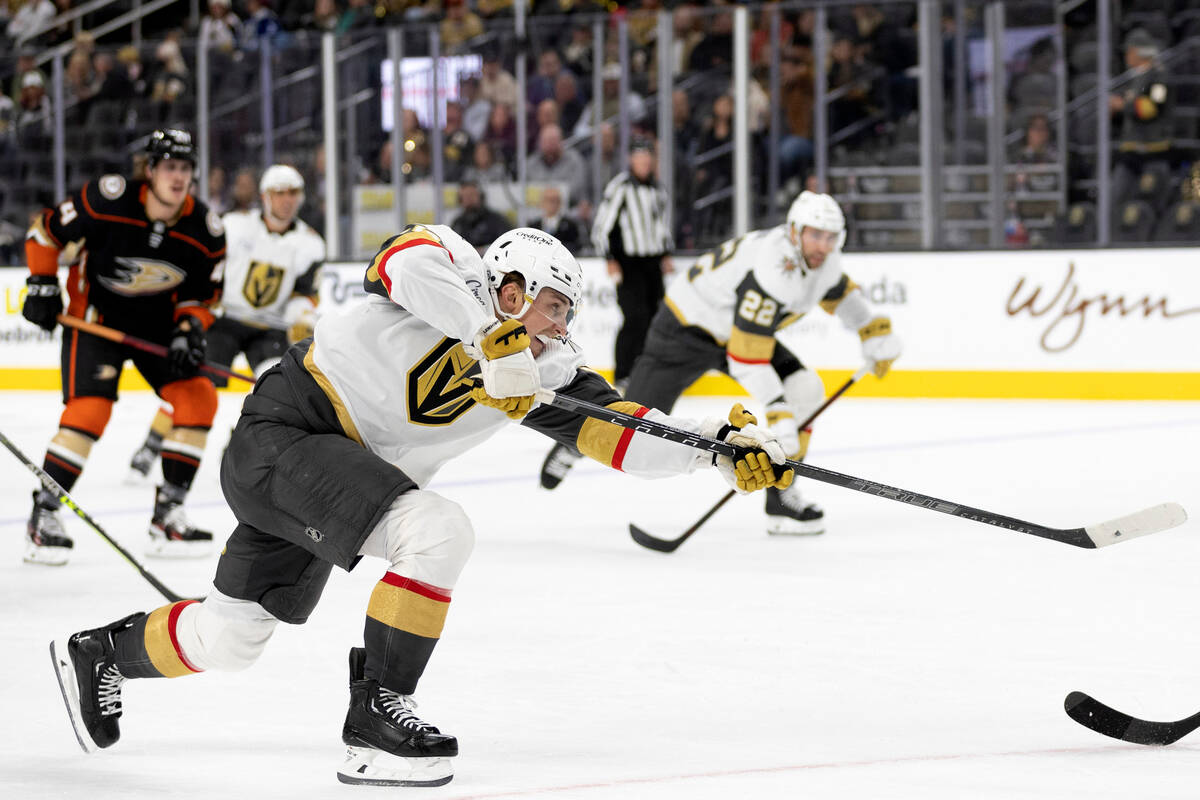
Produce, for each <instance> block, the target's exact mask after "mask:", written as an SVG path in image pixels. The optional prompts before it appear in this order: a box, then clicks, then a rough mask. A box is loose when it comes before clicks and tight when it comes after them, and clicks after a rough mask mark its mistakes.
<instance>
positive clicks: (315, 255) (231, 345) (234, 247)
mask: <svg viewBox="0 0 1200 800" xmlns="http://www.w3.org/2000/svg"><path fill="white" fill-rule="evenodd" d="M258 191H259V197H260V199H261V200H262V210H261V211H260V210H258V209H253V210H250V211H234V212H231V213H229V214H226V215H225V216H224V217H222V220H221V221H222V223H223V224H224V226H225V241H226V242H227V244H228V255H227V256H226V259H225V288H224V292H223V293H222V297H221V309H222V312H221V316H220V317H218V318H217V321H216V322H214V323H213V326H212V327H211V328H209V331H208V352H207V359H208V360H209V361H211V362H213V363H215V364H219V365H220V366H222V367H225V368H226V369H228V368H229V367H230V365H232V364H233V360H234V359H235V358H237V355H238V353H244V354H245V356H246V361H247V362H248V363H249V364H250V368H251V369H252V370H253V371H254V375H255V376H256V377H257V376H259V375H262V374H263V373H264V372H266V371H267V370H268V369H269V368H271V367H272V366H274V365H275V364H276V363H278V362H279V359H280V357H281V356H283V352H284V350H286V349H287V346H288V345H289V344H290V343H292V342H298V341H300V340H301V339H303V338H305V337H307V336H311V335H312V329H313V324H314V322H315V321H316V318H315V311H316V307H317V291H318V289H320V286H321V267H322V265H323V264H324V262H325V242H324V240H323V239H321V236H320V235H319V234H318V233H317V232H316V231H314V230H313V229H312V228H310V227H309V226H308V225H307V224H306V223H305V222H304V220H302V219H300V217H299V216H298V214H299V212H300V208H301V206H303V205H304V178H303V177H301V175H300V173H299V172H297V171H296V169H295V167H290V166H288V165H287V164H276V165H274V166H272V167H269V168H267V170H266V171H265V172H264V173H263V176H262V179H261V180H260V181H259V182H258ZM209 377H210V379H211V380H212V381H213V383H214V384H216V386H217V387H218V388H221V387H224V386H227V385H228V383H229V379H228V378H225V377H223V376H219V375H210V376H209ZM170 430H171V411H170V408H169V407H164V408H161V409H159V411H158V413H157V414H156V415H155V418H154V420H153V421H152V422H151V424H150V431H149V433H148V434H147V435H146V440H145V442H144V443H143V444H142V446H141V448H140V449H139V450H138V451H137V452H136V453H134V455H133V459H132V461H131V462H130V465H129V466H130V469H131V471H132V472H133V473H136V474H137V475H140V476H145V475H148V474H149V472H150V468H151V467H152V466H154V460H155V459H156V458H157V457H158V453H159V450H161V449H162V442H163V437H164V436H165V435H166V434H167V432H168V431H170ZM135 477H136V476H135Z"/></svg>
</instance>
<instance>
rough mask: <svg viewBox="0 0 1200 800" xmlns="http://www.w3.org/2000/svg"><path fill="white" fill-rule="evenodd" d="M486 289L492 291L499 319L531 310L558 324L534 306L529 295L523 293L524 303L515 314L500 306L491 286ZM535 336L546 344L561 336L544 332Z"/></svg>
mask: <svg viewBox="0 0 1200 800" xmlns="http://www.w3.org/2000/svg"><path fill="white" fill-rule="evenodd" d="M488 291H490V292H491V293H492V301H493V302H494V303H495V306H496V313H497V314H499V315H500V318H501V319H520V318H521V317H523V316H525V315H526V314H527V313H529V312H531V311H532V312H533V313H535V314H537V315H538V316H539V317H541V318H542V319H544V320H546V321H548V322H550V323H552V324H554V325H557V324H558V323H556V322H554V320H553V319H551V318H550V317H548V316H547V315H546V314H545V312H543V311H541V310H539V309H537V308H534V305H533V301H532V300H531V299H530V297H529V295H524V297H525V303H524V305H522V306H521V308H520V309H518V310H517V312H516V313H515V314H509V313H508V312H507V311H505V310H503V309H502V308H500V297H499V296H498V295H497V294H496V290H495V289H494V288H493V289H489V290H488ZM536 338H537V339H539V340H540V341H541V342H542V344H548V343H549V342H550V341H552V340H554V339H558V338H561V337H558V336H547V335H546V334H544V333H539V334H537V335H536Z"/></svg>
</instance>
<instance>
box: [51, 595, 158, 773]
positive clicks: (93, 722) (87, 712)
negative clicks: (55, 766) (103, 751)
mask: <svg viewBox="0 0 1200 800" xmlns="http://www.w3.org/2000/svg"><path fill="white" fill-rule="evenodd" d="M140 616H141V614H131V615H130V616H128V617H126V618H125V619H122V620H119V621H117V622H114V623H113V624H111V625H106V626H105V627H103V628H96V629H95V630H90V631H80V632H79V633H76V634H73V635H71V636H69V637H67V638H65V639H55V640H54V641H53V642H51V643H50V658H51V660H52V661H53V662H54V672H55V674H56V675H57V676H58V688H59V690H61V691H62V697H63V702H64V703H65V704H66V706H67V716H68V717H70V719H71V727H73V728H74V729H75V738H76V739H78V740H79V746H80V747H82V748H83V752H85V753H94V752H96V751H97V750H99V749H100V748H102V747H112V746H113V745H114V744H116V743H117V740H118V739H120V738H121V729H120V726H119V725H118V723H117V720H118V719H119V718H120V717H121V685H122V684H123V683H125V676H124V675H122V674H121V671H120V670H118V669H117V664H116V661H115V659H114V657H113V639H112V637H113V633H114V632H115V631H119V630H121V629H122V628H124V627H126V626H127V625H128V624H129V623H130V622H131V621H132V620H134V619H136V618H138V617H140Z"/></svg>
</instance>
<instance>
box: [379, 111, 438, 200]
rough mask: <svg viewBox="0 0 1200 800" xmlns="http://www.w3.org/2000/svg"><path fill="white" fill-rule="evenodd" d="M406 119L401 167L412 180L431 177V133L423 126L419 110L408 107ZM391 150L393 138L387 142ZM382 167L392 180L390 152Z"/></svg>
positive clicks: (405, 112)
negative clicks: (418, 113)
mask: <svg viewBox="0 0 1200 800" xmlns="http://www.w3.org/2000/svg"><path fill="white" fill-rule="evenodd" d="M402 114H403V116H402V119H403V120H404V128H403V130H402V132H403V134H404V164H403V166H401V169H402V170H404V176H405V177H406V178H409V179H412V180H420V179H423V178H428V177H429V165H430V163H431V161H432V159H431V157H430V154H429V133H428V131H426V130H425V128H423V127H421V119H420V117H418V116H417V112H416V111H414V110H412V109H411V108H406V109H404V110H403V112H402ZM387 146H388V148H389V150H390V148H391V140H390V139H389V140H388V142H387ZM380 168H381V169H382V170H385V172H384V173H383V174H386V175H388V176H389V177H388V179H387V180H388V181H389V182H390V181H391V174H392V159H391V155H390V154H389V156H388V158H387V161H386V163H384V164H381V165H380Z"/></svg>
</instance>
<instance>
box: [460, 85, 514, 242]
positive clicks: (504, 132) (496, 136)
mask: <svg viewBox="0 0 1200 800" xmlns="http://www.w3.org/2000/svg"><path fill="white" fill-rule="evenodd" d="M483 138H484V139H487V140H489V141H490V142H491V143H492V144H493V146H495V148H496V153H497V155H498V156H499V158H500V160H502V161H503V162H504V164H505V165H506V166H509V167H511V165H512V164H515V163H516V159H517V122H516V120H514V119H513V116H512V107H511V106H506V105H505V104H504V103H495V104H493V105H492V113H491V116H489V117H488V125H487V130H486V131H484V135H483ZM467 241H471V240H470V239H468V240H467ZM481 241H482V240H481Z"/></svg>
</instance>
